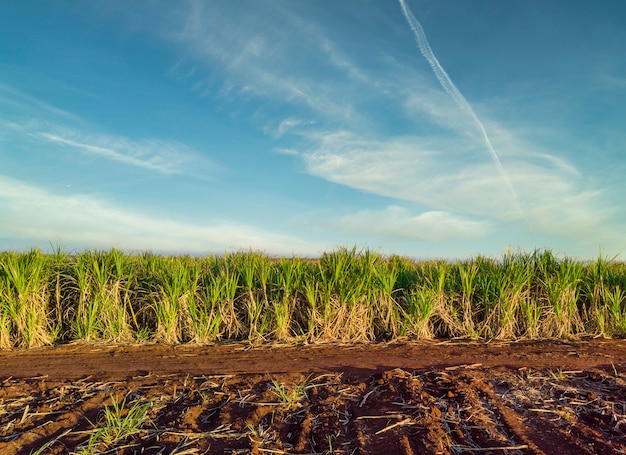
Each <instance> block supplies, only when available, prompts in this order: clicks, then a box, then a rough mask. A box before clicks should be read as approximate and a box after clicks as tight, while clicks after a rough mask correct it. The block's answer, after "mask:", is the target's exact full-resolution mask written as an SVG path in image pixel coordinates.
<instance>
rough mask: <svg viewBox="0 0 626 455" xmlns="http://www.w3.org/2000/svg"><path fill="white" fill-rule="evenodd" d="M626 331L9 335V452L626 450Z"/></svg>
mask: <svg viewBox="0 0 626 455" xmlns="http://www.w3.org/2000/svg"><path fill="white" fill-rule="evenodd" d="M625 373H626V341H625V340H604V339H602V340H600V339H597V340H588V341H576V342H563V341H558V342H557V341H540V342H537V341H535V342H518V343H516V342H498V343H486V342H471V341H448V342H439V343H436V342H419V343H417V342H399V343H388V344H366V345H343V346H338V345H329V344H326V345H325V344H319V345H317V344H314V345H305V346H275V347H271V346H260V347H253V346H250V345H249V344H245V343H233V344H216V345H195V346H194V345H178V346H166V345H144V346H140V345H117V346H114V345H110V344H93V343H92V344H85V343H82V344H81V343H74V344H68V345H62V346H56V347H48V348H41V349H31V350H24V351H20V350H9V351H0V385H1V386H0V453H1V454H7V455H10V454H28V455H30V454H90V453H110V454H179V455H182V454H202V453H211V454H212V453H216V454H247V453H250V454H313V453H315V454H355V455H356V454H624V453H626V433H625V432H624V428H625V425H626V388H625V385H626V381H625V376H624V374H625Z"/></svg>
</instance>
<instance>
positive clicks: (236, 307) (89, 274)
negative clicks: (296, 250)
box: [0, 247, 626, 349]
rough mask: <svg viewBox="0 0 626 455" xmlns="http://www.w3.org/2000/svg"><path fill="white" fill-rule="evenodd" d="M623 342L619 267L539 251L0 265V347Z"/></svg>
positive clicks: (97, 255) (7, 260)
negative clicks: (461, 256) (460, 256)
mask: <svg viewBox="0 0 626 455" xmlns="http://www.w3.org/2000/svg"><path fill="white" fill-rule="evenodd" d="M625 335H626V264H624V263H623V262H618V261H615V260H610V259H607V258H604V257H599V258H598V259H596V260H592V261H582V260H576V259H572V258H568V257H558V256H557V255H555V254H553V253H552V252H551V251H549V250H537V251H534V252H532V253H524V252H517V253H512V252H508V253H506V254H505V255H503V256H501V257H499V258H487V257H483V256H477V257H475V258H471V259H467V260H462V261H449V260H448V261H447V260H428V261H417V260H414V259H410V258H407V257H401V256H396V255H392V256H384V255H382V254H379V253H377V252H374V251H371V250H367V249H358V248H357V247H352V248H345V247H344V248H338V249H335V250H333V251H331V252H327V253H324V254H322V255H321V256H320V257H319V258H316V259H308V258H300V257H290V258H285V257H282V258H275V257H270V256H268V255H266V254H264V253H260V252H255V251H241V252H236V253H227V254H224V255H211V256H207V257H192V256H161V255H157V254H152V253H149V252H142V253H124V252H122V251H120V250H116V249H111V250H108V251H84V252H81V253H76V254H67V253H65V252H63V251H62V250H60V249H57V250H55V251H54V253H52V254H44V253H42V252H41V251H39V250H35V249H34V250H31V251H28V252H15V251H8V252H2V253H0V348H2V349H10V348H32V347H38V346H45V345H51V344H55V343H61V342H67V341H74V340H83V341H111V342H162V343H185V342H193V343H209V342H216V341H220V340H247V341H250V342H252V343H258V342H280V343H302V342H369V341H387V340H395V339H426V340H430V339H441V338H456V337H467V338H478V339H503V340H512V339H538V338H573V337H583V336H604V337H624V336H625Z"/></svg>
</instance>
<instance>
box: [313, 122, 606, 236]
mask: <svg viewBox="0 0 626 455" xmlns="http://www.w3.org/2000/svg"><path fill="white" fill-rule="evenodd" d="M311 138H312V139H315V140H316V142H317V145H316V146H315V148H314V149H312V150H310V151H309V152H308V153H306V154H304V159H305V162H306V165H307V170H308V172H309V173H311V174H313V175H317V176H319V177H322V178H324V179H326V180H329V181H332V182H335V183H339V184H342V185H346V186H349V187H351V188H356V189H359V190H362V191H367V192H370V193H373V194H377V195H380V196H386V197H391V198H394V199H399V200H405V201H412V202H417V203H419V204H420V205H423V206H427V207H431V208H432V209H433V210H435V211H447V212H453V213H460V214H469V215H473V216H481V217H487V218H488V219H490V220H493V221H496V220H501V221H512V220H518V221H520V222H522V223H528V224H529V225H530V227H531V228H532V229H533V230H534V231H536V232H541V233H548V232H549V233H555V232H559V231H560V232H565V231H569V232H572V229H574V228H573V227H572V225H573V224H575V225H577V226H585V227H586V228H587V229H589V228H592V227H593V228H594V229H597V231H596V232H602V231H605V229H604V228H602V226H603V225H606V224H608V223H609V220H610V212H609V211H607V210H603V209H602V208H601V207H599V206H598V203H597V200H598V197H599V195H600V194H599V193H598V192H592V191H582V190H580V189H579V187H580V186H581V185H582V183H581V181H580V174H579V173H578V171H577V170H576V169H575V168H574V167H573V166H572V165H571V164H570V163H568V162H567V161H565V160H564V159H562V158H556V157H553V156H550V155H546V154H540V153H535V154H527V155H525V154H523V153H515V152H517V150H514V149H513V150H511V149H509V150H508V151H509V153H507V154H506V159H505V158H503V163H504V165H505V166H506V167H507V170H508V172H509V176H510V179H511V181H512V183H513V185H514V186H515V188H516V190H517V193H518V196H519V198H520V201H521V204H522V207H523V208H524V211H525V216H526V218H527V219H526V220H522V219H519V217H518V213H517V211H516V208H515V205H514V203H513V201H512V199H511V194H510V192H509V191H507V188H506V185H505V183H504V182H503V180H502V177H501V175H500V174H499V173H498V172H497V171H496V169H495V168H494V166H493V163H492V162H491V161H490V160H489V157H488V156H485V154H484V152H482V150H474V149H472V145H473V143H472V142H471V141H465V142H463V141H461V140H459V139H458V138H452V139H445V138H441V137H431V138H423V137H402V138H394V139H390V140H385V141H379V140H367V139H365V138H362V137H359V136H356V135H355V134H352V133H348V132H335V133H327V134H318V135H313V136H311ZM511 146H513V144H511ZM574 230H575V231H577V229H574ZM588 232H589V231H587V235H588ZM579 235H581V236H582V235H583V230H581V232H579Z"/></svg>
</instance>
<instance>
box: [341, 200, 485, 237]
mask: <svg viewBox="0 0 626 455" xmlns="http://www.w3.org/2000/svg"><path fill="white" fill-rule="evenodd" d="M335 225H336V226H337V228H339V229H341V230H343V231H346V232H349V233H351V234H366V235H388V236H394V237H406V238H416V239H422V240H428V241H434V242H441V241H443V240H447V239H473V238H481V237H484V236H485V235H486V234H487V233H488V232H489V231H490V230H491V224H490V223H489V222H487V221H475V220H471V219H468V218H466V217H462V216H459V215H456V214H452V213H449V212H443V211H431V212H424V213H421V214H419V215H416V216H413V215H411V214H410V213H409V211H408V210H407V209H405V208H403V207H399V206H396V205H391V206H389V207H387V208H386V209H384V210H362V211H360V212H357V213H354V214H350V215H345V216H342V217H341V218H339V220H338V221H337V222H336V223H335Z"/></svg>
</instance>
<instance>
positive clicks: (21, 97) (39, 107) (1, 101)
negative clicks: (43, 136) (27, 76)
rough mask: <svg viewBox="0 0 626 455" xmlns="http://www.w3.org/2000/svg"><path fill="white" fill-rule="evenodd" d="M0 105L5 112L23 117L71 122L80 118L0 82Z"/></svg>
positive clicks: (79, 120) (78, 120)
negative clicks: (42, 117)
mask: <svg viewBox="0 0 626 455" xmlns="http://www.w3.org/2000/svg"><path fill="white" fill-rule="evenodd" d="M0 105H3V106H4V108H5V110H6V111H14V112H19V113H21V114H23V115H31V116H36V115H39V116H40V115H42V114H44V115H52V116H55V117H57V118H62V119H65V120H68V121H72V122H81V121H82V120H81V119H80V117H78V116H76V115H74V114H72V113H71V112H67V111H65V110H63V109H59V108H58V107H55V106H52V105H51V104H49V103H46V102H44V101H42V100H40V99H38V98H35V97H33V96H30V95H28V94H26V93H24V92H22V91H20V90H18V89H16V88H15V87H12V86H10V85H6V84H3V83H1V82H0Z"/></svg>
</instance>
